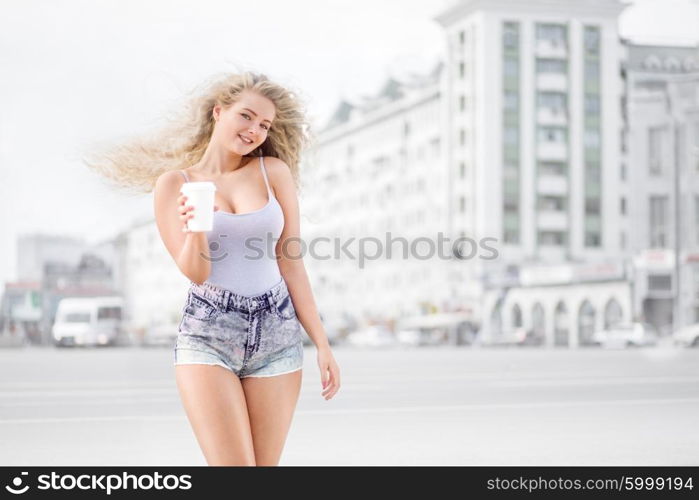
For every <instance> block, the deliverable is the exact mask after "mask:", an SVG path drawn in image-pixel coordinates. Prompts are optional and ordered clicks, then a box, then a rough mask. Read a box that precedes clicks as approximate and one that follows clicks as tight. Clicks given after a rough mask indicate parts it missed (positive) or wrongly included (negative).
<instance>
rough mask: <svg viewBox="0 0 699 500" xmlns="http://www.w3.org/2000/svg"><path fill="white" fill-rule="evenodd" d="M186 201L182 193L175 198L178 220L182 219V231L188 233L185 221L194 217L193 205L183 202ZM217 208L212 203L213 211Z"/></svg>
mask: <svg viewBox="0 0 699 500" xmlns="http://www.w3.org/2000/svg"><path fill="white" fill-rule="evenodd" d="M186 201H187V197H186V196H185V195H183V194H181V195H180V196H179V198H177V211H178V213H179V214H180V220H181V221H182V232H185V233H189V232H191V231H190V230H189V228H187V221H188V220H189V219H191V218H192V217H194V213H192V212H193V211H194V206H193V205H186V204H185V202H186ZM216 210H218V206H216V205H214V212H215V211H216Z"/></svg>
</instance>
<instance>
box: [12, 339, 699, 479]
mask: <svg viewBox="0 0 699 500" xmlns="http://www.w3.org/2000/svg"><path fill="white" fill-rule="evenodd" d="M334 352H335V357H336V359H337V361H338V363H339V364H340V368H341V370H342V387H341V388H340V391H339V393H338V394H337V395H336V396H335V397H334V398H333V399H331V400H330V401H325V400H324V399H323V398H322V397H321V395H320V393H321V384H320V377H319V373H318V367H317V364H316V357H315V350H314V348H312V347H306V350H305V367H304V371H303V387H302V390H301V397H300V400H299V403H298V407H297V412H296V414H295V417H294V421H293V422H292V426H291V431H290V433H289V436H288V439H287V442H286V446H285V449H284V453H283V454H282V459H281V463H280V465H699V426H697V422H699V349H675V348H671V347H665V346H663V347H657V348H643V349H627V350H604V349H578V350H568V349H560V350H556V349H535V348H519V349H512V348H502V349H478V348H472V347H468V346H464V347H447V346H444V347H423V348H397V349H390V350H388V349H385V350H362V349H359V348H350V347H345V346H339V347H336V348H335V349H334ZM0 380H1V381H2V382H0V443H1V446H0V464H1V465H56V466H58V465H124V466H127V465H142V466H156V465H164V466H167V465H206V462H205V460H204V458H203V455H202V454H201V452H200V450H199V447H198V445H197V443H196V440H195V438H194V435H193V433H192V431H191V428H190V427H189V423H188V421H187V419H186V416H185V414H184V410H183V408H182V406H181V404H180V401H179V397H178V393H177V388H176V386H175V379H174V368H173V366H172V350H171V349H169V348H137V347H119V348H97V349H94V348H91V349H84V348H77V349H56V348H37V347H30V348H7V349H0Z"/></svg>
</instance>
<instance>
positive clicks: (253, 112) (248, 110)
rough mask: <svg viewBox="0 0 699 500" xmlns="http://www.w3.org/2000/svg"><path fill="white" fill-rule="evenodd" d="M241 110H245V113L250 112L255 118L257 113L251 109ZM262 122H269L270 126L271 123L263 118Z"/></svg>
mask: <svg viewBox="0 0 699 500" xmlns="http://www.w3.org/2000/svg"><path fill="white" fill-rule="evenodd" d="M243 109H244V110H246V111H250V112H251V113H252V114H253V115H255V116H257V113H255V112H254V111H253V110H252V109H250V108H243ZM262 121H263V122H269V123H270V124H271V123H272V122H270V121H269V120H267V119H266V118H265V119H264V120H262Z"/></svg>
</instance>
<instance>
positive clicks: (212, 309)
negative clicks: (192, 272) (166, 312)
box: [183, 292, 220, 321]
mask: <svg viewBox="0 0 699 500" xmlns="http://www.w3.org/2000/svg"><path fill="white" fill-rule="evenodd" d="M183 312H184V314H185V315H186V316H189V317H191V318H194V319H199V320H203V321H209V320H211V319H213V318H214V317H216V316H217V315H218V314H219V313H220V311H219V309H218V307H216V306H215V305H214V304H212V303H211V302H209V301H208V300H206V299H205V298H203V297H200V296H198V295H196V294H194V293H191V292H190V294H189V297H188V299H187V304H186V305H185V306H184V310H183Z"/></svg>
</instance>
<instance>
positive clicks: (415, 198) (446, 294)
mask: <svg viewBox="0 0 699 500" xmlns="http://www.w3.org/2000/svg"><path fill="white" fill-rule="evenodd" d="M442 73H443V65H442V64H441V63H440V64H436V65H435V67H434V69H433V71H432V72H431V73H429V74H427V75H413V77H412V78H409V79H407V80H404V81H398V80H396V79H389V80H388V81H386V83H385V84H384V86H383V88H382V89H381V90H380V92H379V93H378V94H377V95H375V96H368V97H365V98H363V99H360V100H358V101H357V102H347V101H345V102H341V103H340V104H339V105H338V107H337V109H336V111H335V113H334V115H333V116H332V118H331V120H330V123H329V124H328V126H327V127H326V128H325V129H324V130H323V131H322V132H321V136H320V143H321V146H320V148H319V149H318V150H317V151H316V153H317V155H316V156H315V157H313V158H312V159H310V160H307V161H306V163H305V164H304V166H303V174H304V175H303V180H304V185H307V186H309V191H310V195H309V196H305V189H303V188H302V192H301V196H300V197H301V200H300V203H301V212H302V218H301V221H302V227H301V232H302V237H303V239H304V241H305V242H306V243H308V244H309V245H310V244H312V246H309V248H308V252H309V253H308V255H309V257H310V258H307V259H306V263H307V265H308V268H309V274H310V275H311V278H312V280H313V282H314V283H313V289H314V295H315V296H316V297H317V301H318V306H319V309H320V311H321V313H322V314H323V315H324V318H325V319H326V320H327V322H328V323H337V324H344V323H345V322H347V321H349V320H350V318H348V317H345V316H344V313H346V312H347V313H349V316H350V317H351V318H354V319H368V320H379V319H386V318H389V317H397V316H400V315H407V314H419V313H421V312H428V311H429V310H430V309H432V308H437V307H442V306H443V304H448V302H449V301H450V300H451V298H452V297H453V295H454V293H455V289H453V288H450V285H449V276H448V268H447V266H446V263H445V261H443V260H439V259H437V258H436V257H432V258H427V259H419V258H402V257H401V256H402V255H403V254H404V252H406V253H407V252H408V250H409V249H410V245H413V246H414V248H416V251H415V252H413V254H415V253H417V254H419V255H423V256H427V255H428V254H429V252H430V246H429V244H426V243H425V242H423V243H421V244H419V243H416V242H415V240H414V239H415V238H417V237H428V238H431V239H432V240H435V241H436V240H437V231H439V230H442V231H444V229H445V226H444V221H445V220H446V219H447V217H448V214H449V206H448V199H447V197H446V196H445V193H446V192H447V189H448V185H447V183H448V182H449V180H448V175H447V171H446V162H445V144H444V139H443V133H442V131H443V129H444V124H443V123H442V121H443V119H444V116H445V115H444V111H443V109H442V108H443V106H444V101H443V99H442V89H441V75H442ZM445 236H447V235H445ZM352 238H355V239H354V240H352ZM359 238H362V242H363V243H362V244H363V245H364V252H363V254H364V255H365V256H367V258H366V260H364V261H362V260H361V259H360V256H359V253H360V243H359ZM372 238H375V239H372ZM398 238H402V241H399V240H398ZM391 239H396V241H393V242H391V241H390V240H391ZM387 240H388V241H387ZM345 244H347V245H346V247H345V248H346V251H343V250H342V249H341V248H339V247H341V246H342V245H345ZM387 248H390V249H391V252H392V253H393V258H386V249H387ZM447 250H448V249H447ZM432 251H433V252H436V249H432ZM376 255H380V258H378V259H376V258H373V259H372V258H371V256H376Z"/></svg>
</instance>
